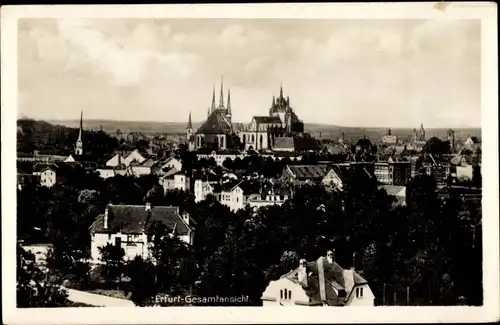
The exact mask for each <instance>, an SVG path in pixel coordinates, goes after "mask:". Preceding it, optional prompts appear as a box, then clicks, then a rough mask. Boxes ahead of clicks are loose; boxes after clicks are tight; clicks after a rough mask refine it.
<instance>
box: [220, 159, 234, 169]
mask: <svg viewBox="0 0 500 325" xmlns="http://www.w3.org/2000/svg"><path fill="white" fill-rule="evenodd" d="M222 166H223V167H224V168H227V169H233V160H232V159H231V158H229V157H227V158H226V159H225V160H224V161H223V162H222Z"/></svg>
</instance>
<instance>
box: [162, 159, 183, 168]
mask: <svg viewBox="0 0 500 325" xmlns="http://www.w3.org/2000/svg"><path fill="white" fill-rule="evenodd" d="M163 168H175V169H177V170H182V163H181V162H180V161H179V160H177V159H175V158H173V159H170V160H169V161H167V162H166V163H165V165H163Z"/></svg>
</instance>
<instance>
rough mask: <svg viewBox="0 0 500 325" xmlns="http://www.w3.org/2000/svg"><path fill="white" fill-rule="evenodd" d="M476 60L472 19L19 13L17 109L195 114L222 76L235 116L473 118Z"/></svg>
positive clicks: (476, 118)
mask: <svg viewBox="0 0 500 325" xmlns="http://www.w3.org/2000/svg"><path fill="white" fill-rule="evenodd" d="M480 62H481V29H480V21H479V20H458V19H455V20H380V19H378V20H376V19H371V20H368V19H367V20H348V19H329V20H320V19H307V20H306V19H300V20H298V19H198V18H197V19H163V18H162V19H123V18H119V19H118V18H116V19H94V20H89V19H81V20H78V19H74V18H73V19H68V20H61V19H21V20H19V25H18V105H19V110H18V116H21V115H22V116H25V117H30V118H36V119H46V120H57V119H61V120H66V119H78V118H79V117H80V111H83V114H84V118H86V119H111V120H126V121H160V122H187V119H188V115H189V112H191V114H192V119H193V122H201V121H203V120H204V119H205V118H206V116H207V109H208V107H209V106H210V103H211V99H212V91H213V88H214V86H215V87H216V94H217V101H218V96H219V93H220V83H221V77H223V79H224V95H225V97H227V89H228V88H230V90H231V104H232V112H233V121H239V122H246V123H249V122H250V121H251V118H252V116H254V115H266V114H268V111H269V107H270V105H271V102H272V97H273V94H274V95H278V94H279V90H280V86H281V85H282V86H283V91H284V95H285V96H290V102H291V106H292V107H293V108H294V110H295V112H296V113H297V115H298V116H299V117H300V118H301V119H302V120H303V121H304V122H306V123H323V124H333V125H339V126H358V127H411V128H413V127H419V126H420V123H421V122H423V123H424V125H425V126H426V127H431V128H432V127H478V126H480V125H481V116H480V115H481V97H480V95H481V94H480V90H481V82H480V76H481V73H480V71H481V67H480ZM226 100H227V98H225V101H226Z"/></svg>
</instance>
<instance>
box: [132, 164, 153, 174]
mask: <svg viewBox="0 0 500 325" xmlns="http://www.w3.org/2000/svg"><path fill="white" fill-rule="evenodd" d="M132 174H133V175H134V176H141V175H149V174H151V168H150V167H142V166H134V167H132Z"/></svg>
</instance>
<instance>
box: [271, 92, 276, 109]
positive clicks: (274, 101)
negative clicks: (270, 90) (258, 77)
mask: <svg viewBox="0 0 500 325" xmlns="http://www.w3.org/2000/svg"><path fill="white" fill-rule="evenodd" d="M274 106H276V98H275V97H274V94H273V106H272V107H274Z"/></svg>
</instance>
